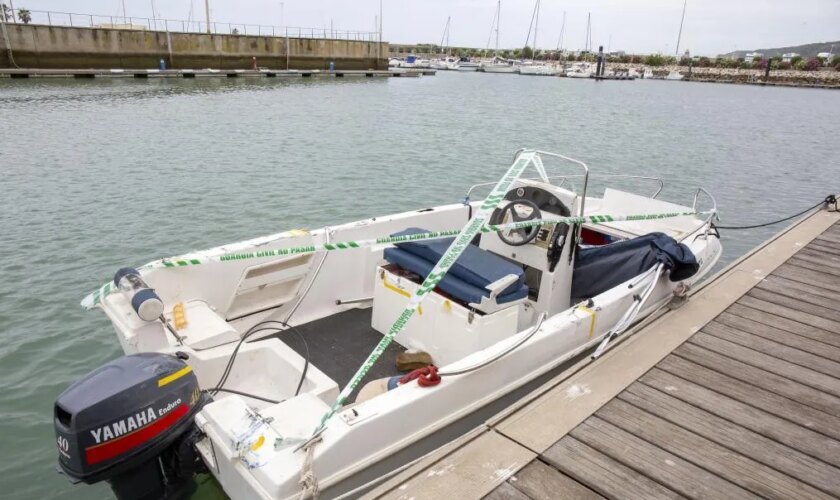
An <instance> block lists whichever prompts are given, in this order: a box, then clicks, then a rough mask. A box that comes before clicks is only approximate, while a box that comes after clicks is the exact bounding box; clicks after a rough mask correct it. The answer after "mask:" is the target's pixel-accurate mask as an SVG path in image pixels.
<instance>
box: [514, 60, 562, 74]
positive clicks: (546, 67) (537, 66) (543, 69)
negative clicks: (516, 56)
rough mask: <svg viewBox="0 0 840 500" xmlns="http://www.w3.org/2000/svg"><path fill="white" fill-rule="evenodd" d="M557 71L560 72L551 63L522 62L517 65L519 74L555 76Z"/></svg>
mask: <svg viewBox="0 0 840 500" xmlns="http://www.w3.org/2000/svg"><path fill="white" fill-rule="evenodd" d="M558 73H560V70H559V69H558V68H557V66H554V65H553V64H545V63H533V62H532V63H531V64H523V65H522V66H520V67H519V74H520V75H532V76H557V74H558Z"/></svg>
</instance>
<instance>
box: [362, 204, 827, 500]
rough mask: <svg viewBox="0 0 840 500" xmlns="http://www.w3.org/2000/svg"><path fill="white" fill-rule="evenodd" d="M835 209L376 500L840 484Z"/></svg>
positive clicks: (785, 491)
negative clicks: (388, 499) (561, 492)
mask: <svg viewBox="0 0 840 500" xmlns="http://www.w3.org/2000/svg"><path fill="white" fill-rule="evenodd" d="M827 209H833V205H829V206H827V207H824V208H823V209H822V210H820V211H817V212H816V213H814V214H812V215H809V216H807V217H806V218H804V220H802V221H800V222H798V223H796V224H794V225H793V226H792V227H791V228H789V229H787V230H785V231H783V232H782V233H780V234H779V235H777V236H775V237H773V238H772V239H770V240H769V241H767V242H765V243H764V244H762V245H761V246H759V247H757V248H756V249H754V250H753V251H751V252H750V253H748V254H747V255H746V256H744V257H743V258H741V259H739V260H738V261H736V262H734V263H732V264H731V265H730V266H728V267H727V268H726V269H725V270H722V271H721V272H720V273H719V274H718V275H716V276H715V277H713V278H711V279H709V280H707V281H706V282H704V284H703V285H701V287H698V288H697V289H696V290H694V291H692V293H691V294H690V296H689V298H688V301H687V302H686V303H685V304H682V305H681V306H680V307H678V308H676V309H673V310H671V311H668V312H666V313H664V314H663V315H661V316H660V317H658V318H656V319H655V320H653V321H650V322H648V323H647V324H644V325H642V326H640V327H639V328H637V329H636V331H634V332H633V335H632V337H630V338H629V339H627V340H626V341H625V342H623V343H622V344H621V345H620V346H618V347H616V348H614V350H613V351H612V352H610V353H609V354H607V355H605V356H604V357H602V358H601V359H599V360H596V361H594V362H590V361H589V360H585V361H582V362H580V363H578V364H577V365H575V366H573V367H572V368H571V369H570V370H568V371H567V372H565V373H564V374H562V375H560V376H558V377H557V378H555V379H554V380H552V381H550V382H549V383H547V384H545V385H544V386H543V387H541V388H540V389H539V390H537V391H535V392H534V393H532V394H531V395H530V396H527V397H525V398H523V399H522V400H521V401H520V402H519V403H517V404H514V405H513V406H511V407H510V408H508V409H506V410H504V411H503V412H501V413H500V414H498V415H496V416H494V417H493V418H491V419H489V420H488V421H487V422H486V423H485V425H483V426H481V427H479V428H477V429H476V430H474V431H473V432H471V433H470V434H469V435H467V436H465V437H463V438H462V439H460V440H458V441H456V442H453V443H450V444H449V445H447V446H446V447H445V449H443V450H441V451H439V452H436V453H433V454H431V455H430V456H428V457H426V458H425V459H424V460H421V461H419V462H417V463H415V464H413V465H412V466H411V467H410V468H408V469H406V470H405V471H404V472H403V473H402V474H400V475H398V476H396V477H394V478H392V479H391V480H390V481H388V483H387V484H386V485H383V486H381V487H380V488H379V489H378V490H376V491H374V492H372V493H371V494H370V495H369V497H370V498H395V499H396V498H407V497H409V496H411V497H414V498H435V497H438V496H440V495H443V494H444V492H447V494H453V488H454V491H456V492H457V493H455V494H456V495H457V496H458V497H459V498H489V499H520V500H524V499H527V498H534V499H538V498H550V497H552V492H557V491H563V492H564V494H565V495H569V496H570V497H574V498H602V497H604V498H641V497H644V498H669V497H673V496H686V497H703V496H712V497H717V498H746V497H754V496H759V497H765V498H767V497H779V498H790V497H796V498H828V497H836V496H837V495H838V494H840V482H838V481H837V478H838V477H840V473H838V471H840V469H838V466H840V464H838V463H837V461H836V456H837V455H836V453H834V451H832V450H834V449H835V448H837V447H840V441H838V440H837V439H838V436H840V406H838V404H840V399H838V395H840V392H838V387H840V385H839V384H840V378H838V377H840V371H838V367H840V363H838V361H840V351H837V346H838V345H840V337H838V331H840V307H838V305H837V302H836V301H834V300H833V299H832V298H831V297H833V296H834V294H836V293H837V292H838V291H840V266H838V265H837V262H840V260H838V255H840V253H838V252H837V251H836V250H837V244H838V243H840V214H839V213H838V212H837V211H836V210H834V211H827Z"/></svg>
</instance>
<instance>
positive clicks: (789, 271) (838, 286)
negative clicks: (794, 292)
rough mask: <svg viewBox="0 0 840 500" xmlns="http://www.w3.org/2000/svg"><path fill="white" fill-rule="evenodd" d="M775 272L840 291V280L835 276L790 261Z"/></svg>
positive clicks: (792, 278) (833, 290) (777, 274)
mask: <svg viewBox="0 0 840 500" xmlns="http://www.w3.org/2000/svg"><path fill="white" fill-rule="evenodd" d="M773 274H775V275H776V276H782V277H785V278H788V279H791V280H795V281H801V282H803V283H808V284H810V285H814V286H818V287H820V288H824V289H826V290H830V291H832V292H840V281H838V280H836V279H834V278H833V277H830V276H825V275H823V274H820V273H819V272H817V271H814V270H812V269H807V268H804V267H799V266H794V265H793V264H790V263H786V264H783V265H781V266H779V267H778V268H777V269H776V270H775V271H773Z"/></svg>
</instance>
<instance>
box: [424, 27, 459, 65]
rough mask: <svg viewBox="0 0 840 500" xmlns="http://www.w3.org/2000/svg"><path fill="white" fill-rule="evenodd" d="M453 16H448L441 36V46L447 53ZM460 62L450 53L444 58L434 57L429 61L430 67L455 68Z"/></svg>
mask: <svg viewBox="0 0 840 500" xmlns="http://www.w3.org/2000/svg"><path fill="white" fill-rule="evenodd" d="M451 20H452V17H451V16H449V17H447V18H446V26H444V28H443V35H441V37H440V47H441V49H442V51H443V53H444V54H447V53H448V51H447V48H448V47H449V26H450V21H451ZM457 63H458V59H457V58H455V57H451V56H449V55H448V54H447V55H446V56H445V57H443V58H438V59H433V60H431V61H430V62H429V67H430V68H432V69H442V70H446V69H455V66H456V65H457Z"/></svg>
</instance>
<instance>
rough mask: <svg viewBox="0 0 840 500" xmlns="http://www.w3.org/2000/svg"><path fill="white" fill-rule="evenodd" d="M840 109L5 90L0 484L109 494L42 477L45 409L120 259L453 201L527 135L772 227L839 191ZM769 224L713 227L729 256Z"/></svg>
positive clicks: (727, 97) (820, 104) (575, 89)
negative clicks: (704, 191) (83, 302)
mask: <svg viewBox="0 0 840 500" xmlns="http://www.w3.org/2000/svg"><path fill="white" fill-rule="evenodd" d="M838 110H840V92H836V91H828V90H812V89H773V88H760V87H746V86H731V85H714V84H697V83H686V82H666V81H636V82H603V83H595V82H590V81H580V80H570V79H560V78H534V77H520V76H515V75H484V74H456V73H443V74H439V75H438V76H436V77H424V78H419V79H389V80H384V79H364V80H350V79H348V80H343V81H340V80H339V81H319V80H294V81H286V80H282V79H278V80H267V79H261V80H251V81H249V80H245V79H239V80H227V79H219V80H201V79H196V80H165V81H161V80H148V81H134V80H114V81H108V80H94V81H73V80H52V81H50V80H28V81H10V80H0V234H2V238H0V339H1V340H2V342H0V440H2V445H0V450H2V451H0V486H2V491H3V496H4V497H5V498H91V497H103V496H107V494H108V490H107V488H104V487H99V488H94V489H90V488H82V487H75V488H74V487H70V486H69V485H68V484H67V482H66V481H65V480H64V479H63V478H62V477H60V476H59V475H57V474H56V473H55V472H54V469H53V467H54V464H55V462H56V451H55V446H54V444H53V440H54V437H53V430H52V422H51V420H52V403H53V401H54V399H55V397H56V396H57V395H58V394H59V393H60V392H61V391H62V390H63V389H64V388H65V387H66V386H67V385H68V384H69V383H70V382H72V381H73V380H75V379H76V378H78V377H80V376H81V375H83V374H85V373H86V372H87V371H89V370H90V369H92V368H94V367H96V366H98V365H99V364H101V363H103V362H105V361H107V360H110V359H112V358H114V357H116V356H118V355H120V354H121V351H120V349H119V347H118V344H117V341H116V339H115V338H114V334H113V331H112V329H111V326H110V324H109V323H108V322H107V321H106V319H105V316H104V315H103V314H101V313H99V312H87V313H86V312H84V311H82V310H81V308H80V307H79V305H78V304H79V301H80V299H81V298H82V297H83V296H84V295H85V294H86V293H87V292H89V291H91V290H93V289H94V288H96V287H97V286H99V285H100V284H101V283H103V282H104V281H106V280H108V279H109V277H110V276H112V274H113V272H114V270H116V269H117V268H119V267H122V266H125V265H139V264H143V263H145V262H148V261H150V260H152V259H155V258H159V257H163V256H169V255H173V254H178V253H182V252H186V251H189V250H193V249H199V248H206V247H210V246H216V245H219V244H222V243H226V242H231V241H237V240H241V239H245V238H249V237H253V236H259V235H263V234H269V233H274V232H278V231H281V230H284V229H289V228H295V227H317V226H322V225H325V224H332V223H336V222H345V221H352V220H356V219H359V218H363V217H367V216H370V215H382V214H387V213H392V212H396V211H402V210H407V209H413V208H419V207H425V206H431V205H436V204H441V203H449V202H454V201H460V200H461V199H463V196H464V192H465V190H466V188H467V187H468V186H469V185H470V184H473V183H477V182H482V181H492V180H494V179H496V178H498V176H500V175H501V174H502V173H503V172H504V171H505V169H506V168H507V167H508V166H509V163H510V161H511V158H512V154H513V152H514V150H516V149H517V148H520V147H532V148H540V149H546V150H549V151H559V152H563V153H565V154H568V155H570V156H573V157H575V158H579V159H581V160H583V161H585V162H587V163H588V164H589V165H590V167H591V168H592V169H593V171H594V172H613V173H628V174H639V175H657V176H662V177H663V178H664V179H665V181H666V187H665V190H664V191H663V193H662V194H661V195H660V198H663V199H666V200H672V201H677V202H680V201H683V202H687V203H689V204H690V197H691V194H692V193H693V189H694V188H695V187H696V186H698V185H702V186H705V187H707V188H708V189H710V190H711V191H712V192H713V193H714V194H715V195H716V196H717V200H718V203H719V208H720V209H721V216H722V218H723V223H729V224H736V223H753V222H759V221H764V220H769V219H773V218H776V217H778V216H782V215H787V214H790V213H793V212H795V211H798V210H800V209H802V208H805V207H807V206H809V205H813V204H814V203H816V202H817V201H818V200H819V199H820V198H822V197H823V196H825V195H826V194H827V193H828V192H830V191H834V192H838V191H840V165H838V161H837V149H836V139H837V130H839V129H840V115H838ZM645 189H647V188H645ZM776 230H777V229H776V228H768V229H763V230H754V231H747V232H738V233H725V235H724V251H725V257H724V259H725V260H727V261H728V260H731V259H733V258H735V257H737V256H738V255H740V254H742V253H743V252H745V251H746V250H748V249H749V248H751V247H753V246H754V245H756V244H757V243H759V242H760V241H761V240H763V239H765V238H767V237H768V236H770V235H771V234H773V232H775V231H776ZM360 361H361V360H360Z"/></svg>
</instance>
